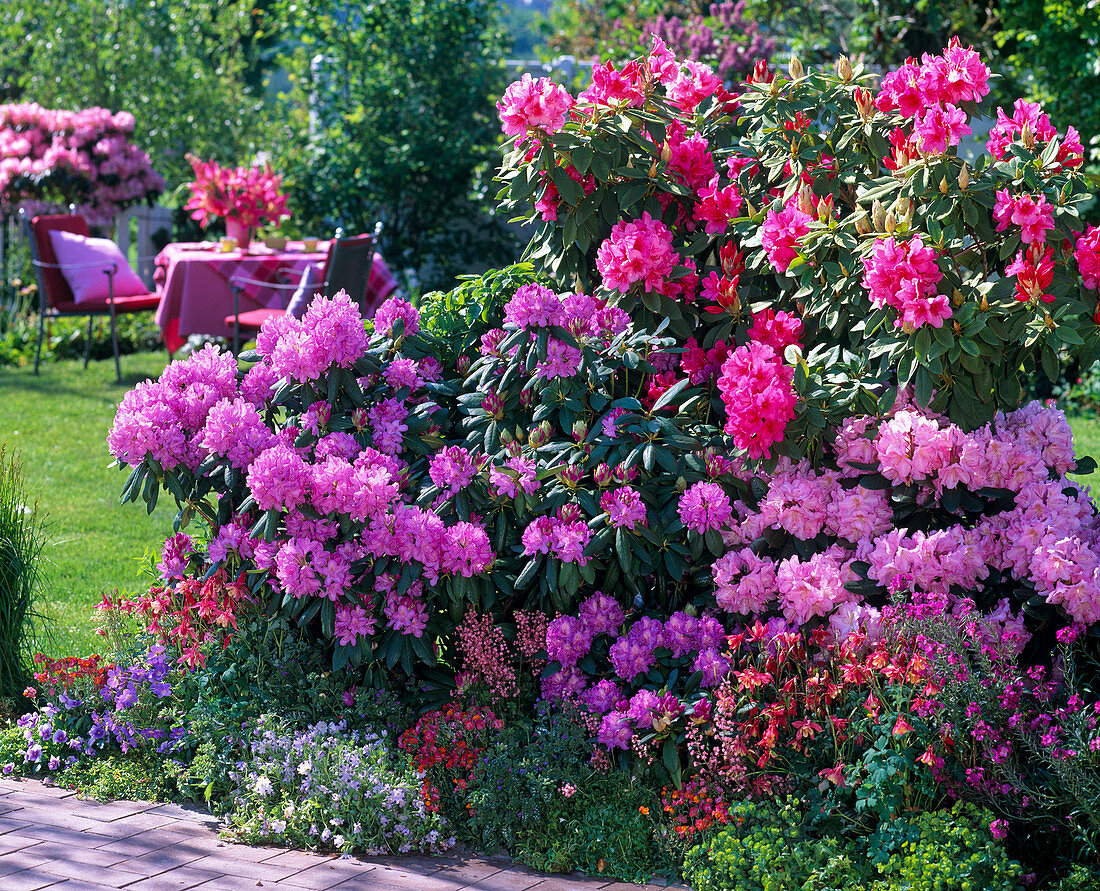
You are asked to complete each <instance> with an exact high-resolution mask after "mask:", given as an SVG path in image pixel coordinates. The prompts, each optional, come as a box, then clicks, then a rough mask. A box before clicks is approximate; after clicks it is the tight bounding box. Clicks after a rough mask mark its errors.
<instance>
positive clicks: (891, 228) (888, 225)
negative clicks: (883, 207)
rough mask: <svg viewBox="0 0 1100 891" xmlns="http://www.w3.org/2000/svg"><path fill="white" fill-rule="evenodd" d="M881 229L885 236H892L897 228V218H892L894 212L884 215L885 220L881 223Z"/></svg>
mask: <svg viewBox="0 0 1100 891" xmlns="http://www.w3.org/2000/svg"><path fill="white" fill-rule="evenodd" d="M882 228H883V229H884V230H885V231H886V234H887V235H893V234H894V232H895V231H896V230H897V228H898V221H897V217H895V216H894V212H893V211H890V212H889V213H888V214H886V219H885V220H883V222H882Z"/></svg>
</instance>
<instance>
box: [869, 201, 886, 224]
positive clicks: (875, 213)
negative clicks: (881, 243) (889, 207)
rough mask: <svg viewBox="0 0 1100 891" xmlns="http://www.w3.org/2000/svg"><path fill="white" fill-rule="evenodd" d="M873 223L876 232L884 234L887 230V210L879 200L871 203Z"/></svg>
mask: <svg viewBox="0 0 1100 891" xmlns="http://www.w3.org/2000/svg"><path fill="white" fill-rule="evenodd" d="M871 222H872V223H874V226H875V231H876V232H882V231H884V230H885V228H886V208H885V207H883V206H882V202H881V201H879V200H878V199H877V198H876V199H875V200H874V201H873V202H871Z"/></svg>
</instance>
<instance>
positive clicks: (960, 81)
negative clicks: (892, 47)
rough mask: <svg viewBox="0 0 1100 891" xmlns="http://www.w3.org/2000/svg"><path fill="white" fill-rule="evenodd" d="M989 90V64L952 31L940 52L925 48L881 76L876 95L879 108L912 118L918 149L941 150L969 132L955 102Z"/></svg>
mask: <svg viewBox="0 0 1100 891" xmlns="http://www.w3.org/2000/svg"><path fill="white" fill-rule="evenodd" d="M988 93H989V69H988V68H987V67H986V66H985V64H984V63H983V62H982V61H981V59H980V57H979V56H978V54H977V53H976V52H975V51H974V48H973V47H967V48H965V49H964V48H963V47H962V46H960V45H959V41H958V38H956V37H952V38H951V41H950V42H949V44H948V46H947V49H946V50H944V52H943V54H942V55H940V56H931V55H929V54H928V53H925V54H924V55H923V56H922V57H921V61H920V62H919V63H918V62H917V60H916V59H907V60H906V62H905V64H904V65H902V66H901V68H898V69H897V70H895V71H891V72H889V73H888V74H886V75H885V76H884V77H883V78H882V86H881V88H880V90H879V94H878V96H877V97H876V99H875V105H876V106H877V108H878V109H879V111H881V112H883V113H885V114H890V113H892V112H897V113H898V114H900V115H901V116H902V117H904V118H912V119H913V137H914V139H915V142H916V148H917V149H918V150H919V151H921V152H928V153H937V154H942V153H943V152H945V151H947V149H948V147H950V146H954V145H958V144H959V140H960V138H961V137H963V136H966V135H968V134H969V133H970V132H971V129H970V126H969V123H968V120H967V115H966V112H964V111H963V110H962V109H961V108H959V105H960V104H961V103H963V102H978V101H980V100H981V99H982V98H984V97H985V96H986V95H988Z"/></svg>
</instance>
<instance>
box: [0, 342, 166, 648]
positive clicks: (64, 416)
mask: <svg viewBox="0 0 1100 891" xmlns="http://www.w3.org/2000/svg"><path fill="white" fill-rule="evenodd" d="M166 361H167V355H166V354H165V353H143V354H137V355H132V356H123V357H122V372H123V382H124V383H123V385H121V386H120V385H118V384H116V383H115V370H114V362H113V361H111V360H108V361H102V362H92V363H91V364H90V365H89V366H88V370H87V371H84V369H83V368H82V367H81V363H80V362H59V363H50V364H45V365H43V366H42V369H41V373H40V374H39V375H38V376H37V377H35V376H34V375H33V374H32V373H31V369H30V368H0V440H4V441H5V442H7V444H8V446H9V448H10V449H13V450H14V451H16V452H17V453H19V454H20V455H21V456H22V461H23V470H24V479H25V482H26V489H27V493H28V496H29V499H30V500H35V499H37V501H38V504H39V510H40V512H41V513H42V514H43V515H44V516H45V518H46V522H47V524H48V534H49V544H48V546H47V548H46V551H45V557H46V566H45V567H44V568H45V581H44V591H43V597H42V602H41V609H42V610H43V612H44V614H45V620H44V621H43V622H42V623H41V625H42V627H41V628H40V632H41V634H40V642H39V648H40V649H42V650H43V651H44V652H46V653H48V654H50V655H69V654H77V655H79V654H84V653H91V652H94V651H95V650H96V649H97V647H98V646H99V638H98V637H97V636H96V635H95V626H96V618H95V614H94V613H93V611H92V606H93V605H94V604H95V603H97V602H99V600H100V599H101V597H102V595H103V592H104V591H113V590H115V589H116V588H117V589H119V590H121V591H136V590H139V589H140V588H142V587H143V586H144V585H145V584H147V579H148V576H147V574H146V573H144V572H143V570H142V565H143V563H144V564H145V565H148V564H147V561H145V560H144V557H145V555H146V553H147V552H151V551H152V550H153V549H155V548H156V547H157V546H158V536H160V538H161V540H163V536H164V534H165V533H166V531H167V530H169V529H170V528H171V520H172V516H173V511H172V509H171V503H170V499H169V502H168V503H166V504H164V505H163V506H161V507H158V509H157V511H156V512H155V513H154V514H153V516H152V517H149V516H147V515H146V512H145V509H144V506H143V505H133V504H129V505H125V506H123V505H122V504H120V503H119V492H120V491H121V490H122V483H123V481H124V480H125V479H126V477H125V475H124V474H123V472H122V471H120V470H119V469H117V468H111V467H110V466H109V465H110V464H111V460H112V459H111V457H110V455H109V454H108V453H107V445H106V439H107V431H108V430H109V429H110V426H111V422H112V420H113V418H114V414H115V407H116V406H117V404H118V402H119V401H120V400H121V399H122V396H123V394H124V393H125V392H126V391H127V390H128V389H129V388H131V387H133V386H134V384H136V383H137V382H139V381H141V380H144V379H145V378H147V377H151V376H152V377H155V376H156V375H158V374H159V373H160V372H161V370H162V369H163V368H164V365H165V363H166Z"/></svg>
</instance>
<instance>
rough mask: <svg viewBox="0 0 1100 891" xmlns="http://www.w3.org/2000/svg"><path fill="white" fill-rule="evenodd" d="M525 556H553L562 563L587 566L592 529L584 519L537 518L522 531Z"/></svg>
mask: <svg viewBox="0 0 1100 891" xmlns="http://www.w3.org/2000/svg"><path fill="white" fill-rule="evenodd" d="M522 538H523V553H525V554H527V555H528V556H534V555H535V554H552V555H553V556H554V557H556V558H557V559H558V560H561V561H562V562H563V563H576V564H578V565H580V566H584V565H585V564H587V563H588V557H587V556H586V555H585V553H584V549H585V548H586V547H587V546H588V543H589V542H590V541H591V540H592V530H591V529H589V528H588V524H587V523H585V522H584V521H583V520H565V519H562V518H560V517H553V516H542V517H536V518H535V519H534V520H532V521H531V523H530V524H529V525H528V526H527V528H526V529H524V530H523V536H522Z"/></svg>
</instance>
